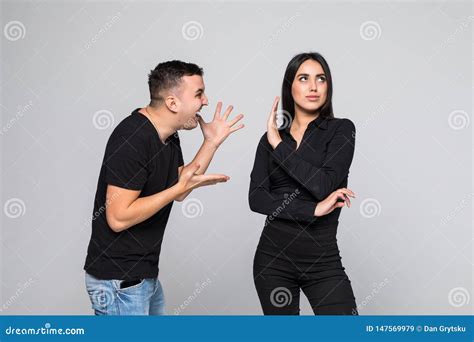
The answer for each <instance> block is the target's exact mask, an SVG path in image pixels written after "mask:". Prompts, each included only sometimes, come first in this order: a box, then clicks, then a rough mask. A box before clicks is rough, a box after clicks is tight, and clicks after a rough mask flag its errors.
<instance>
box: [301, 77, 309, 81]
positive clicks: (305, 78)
mask: <svg viewBox="0 0 474 342" xmlns="http://www.w3.org/2000/svg"><path fill="white" fill-rule="evenodd" d="M307 79H308V78H307V77H306V76H301V77H300V81H306V80H307Z"/></svg>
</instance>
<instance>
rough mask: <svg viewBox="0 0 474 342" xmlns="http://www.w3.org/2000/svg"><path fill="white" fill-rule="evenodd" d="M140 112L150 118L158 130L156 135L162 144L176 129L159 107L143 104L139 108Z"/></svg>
mask: <svg viewBox="0 0 474 342" xmlns="http://www.w3.org/2000/svg"><path fill="white" fill-rule="evenodd" d="M140 113H142V114H144V115H145V116H146V117H148V118H149V119H150V121H151V123H152V124H153V126H155V128H156V130H157V131H158V135H159V136H160V140H161V141H162V142H163V144H164V143H165V142H166V139H168V138H169V137H170V136H171V135H173V134H174V133H175V132H176V129H175V128H174V127H173V126H172V125H171V124H170V123H169V122H168V120H167V118H166V113H162V112H161V111H160V110H159V109H156V108H152V107H150V106H145V107H144V108H142V109H140Z"/></svg>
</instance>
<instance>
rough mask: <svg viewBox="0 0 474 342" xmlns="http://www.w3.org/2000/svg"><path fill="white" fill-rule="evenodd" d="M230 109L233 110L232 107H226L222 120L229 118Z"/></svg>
mask: <svg viewBox="0 0 474 342" xmlns="http://www.w3.org/2000/svg"><path fill="white" fill-rule="evenodd" d="M232 109H234V106H232V105H230V106H229V107H227V109H226V111H225V113H224V115H223V116H222V118H223V119H224V120H227V119H228V118H229V115H230V112H232Z"/></svg>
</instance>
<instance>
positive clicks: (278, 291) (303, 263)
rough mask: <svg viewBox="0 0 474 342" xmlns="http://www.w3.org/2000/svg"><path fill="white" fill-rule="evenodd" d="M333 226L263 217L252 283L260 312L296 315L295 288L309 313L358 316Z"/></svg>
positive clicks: (297, 313)
mask: <svg viewBox="0 0 474 342" xmlns="http://www.w3.org/2000/svg"><path fill="white" fill-rule="evenodd" d="M337 225H338V223H335V224H326V225H316V224H315V225H312V226H310V227H306V228H304V227H305V226H304V225H303V224H302V225H301V226H300V225H299V224H297V223H295V222H291V221H288V220H277V219H275V220H273V221H269V220H267V222H266V225H265V228H264V229H263V232H262V236H261V238H260V241H259V244H258V247H257V251H256V253H255V258H254V265H253V273H254V281H255V287H256V289H257V293H258V297H259V299H260V303H261V305H262V309H263V313H264V314H265V315H299V312H300V304H299V302H300V290H302V291H303V293H304V294H305V295H306V297H307V298H308V300H309V302H310V304H311V307H312V309H313V312H314V314H315V315H358V312H357V306H356V303H355V298H354V294H353V291H352V286H351V282H350V280H349V278H348V277H347V275H346V273H345V271H344V267H343V266H342V263H341V257H340V255H339V249H338V246H337V240H336V232H337Z"/></svg>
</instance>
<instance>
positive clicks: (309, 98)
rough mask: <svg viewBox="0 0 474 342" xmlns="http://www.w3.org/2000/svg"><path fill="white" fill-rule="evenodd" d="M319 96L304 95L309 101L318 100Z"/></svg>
mask: <svg viewBox="0 0 474 342" xmlns="http://www.w3.org/2000/svg"><path fill="white" fill-rule="evenodd" d="M319 97H320V96H306V98H307V99H308V100H310V101H317V100H319Z"/></svg>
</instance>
